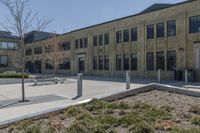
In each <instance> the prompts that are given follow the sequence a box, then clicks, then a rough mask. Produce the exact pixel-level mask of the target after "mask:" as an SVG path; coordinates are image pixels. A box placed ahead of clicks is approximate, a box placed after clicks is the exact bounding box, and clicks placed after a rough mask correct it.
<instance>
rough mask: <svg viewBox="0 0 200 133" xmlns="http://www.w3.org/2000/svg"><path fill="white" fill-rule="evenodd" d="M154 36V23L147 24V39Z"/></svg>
mask: <svg viewBox="0 0 200 133" xmlns="http://www.w3.org/2000/svg"><path fill="white" fill-rule="evenodd" d="M153 38H154V25H148V26H147V39H153Z"/></svg>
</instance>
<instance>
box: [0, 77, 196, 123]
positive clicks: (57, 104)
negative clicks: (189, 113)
mask: <svg viewBox="0 0 200 133" xmlns="http://www.w3.org/2000/svg"><path fill="white" fill-rule="evenodd" d="M103 79H104V80H106V81H103ZM71 80H72V81H73V80H75V79H71ZM152 82H153V81H150V80H134V83H132V84H131V89H135V88H138V87H141V86H145V85H147V84H149V83H152ZM163 84H165V85H173V86H177V87H180V88H182V87H183V86H184V85H185V84H184V83H183V82H163ZM76 86H77V84H76V82H72V83H66V84H58V85H55V84H51V85H41V86H36V87H35V86H32V84H30V83H28V84H26V97H27V99H28V100H30V102H28V103H18V101H19V100H20V97H21V85H20V84H9V85H1V86H0V107H2V108H0V125H2V124H6V123H9V122H13V121H17V120H21V119H24V118H30V117H33V116H37V115H40V114H43V113H47V112H51V111H54V110H58V109H63V108H66V107H68V106H70V105H73V104H77V103H79V102H87V101H88V100H91V99H92V98H97V97H100V96H104V95H109V94H113V93H116V92H120V91H123V90H125V83H123V80H114V79H113V80H111V79H110V80H108V79H105V78H92V79H91V78H87V79H85V80H84V81H83V86H84V88H83V97H81V98H78V99H75V100H72V99H73V98H74V97H76V92H77V90H76ZM182 89H183V88H182ZM189 90H193V91H198V92H200V89H189ZM12 103H13V104H12ZM5 105H8V106H5Z"/></svg>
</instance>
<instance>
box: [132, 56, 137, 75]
mask: <svg viewBox="0 0 200 133" xmlns="http://www.w3.org/2000/svg"><path fill="white" fill-rule="evenodd" d="M131 70H134V71H137V54H131Z"/></svg>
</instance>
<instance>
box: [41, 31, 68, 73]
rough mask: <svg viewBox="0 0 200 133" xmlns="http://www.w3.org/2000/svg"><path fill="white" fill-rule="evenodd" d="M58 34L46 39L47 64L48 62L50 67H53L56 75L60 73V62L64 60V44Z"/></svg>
mask: <svg viewBox="0 0 200 133" xmlns="http://www.w3.org/2000/svg"><path fill="white" fill-rule="evenodd" d="M62 44H63V43H62V42H60V41H59V40H58V39H57V37H56V34H55V36H53V37H52V38H51V39H49V40H46V41H45V44H44V45H45V50H46V53H45V64H46V63H48V65H50V66H49V69H53V74H54V76H55V75H57V74H58V69H59V68H58V67H59V64H60V63H62V62H63V60H64V55H63V52H62V51H63V46H62Z"/></svg>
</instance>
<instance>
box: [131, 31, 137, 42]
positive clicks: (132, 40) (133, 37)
mask: <svg viewBox="0 0 200 133" xmlns="http://www.w3.org/2000/svg"><path fill="white" fill-rule="evenodd" d="M137 39H138V33H137V28H132V29H131V42H135V41H137Z"/></svg>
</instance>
